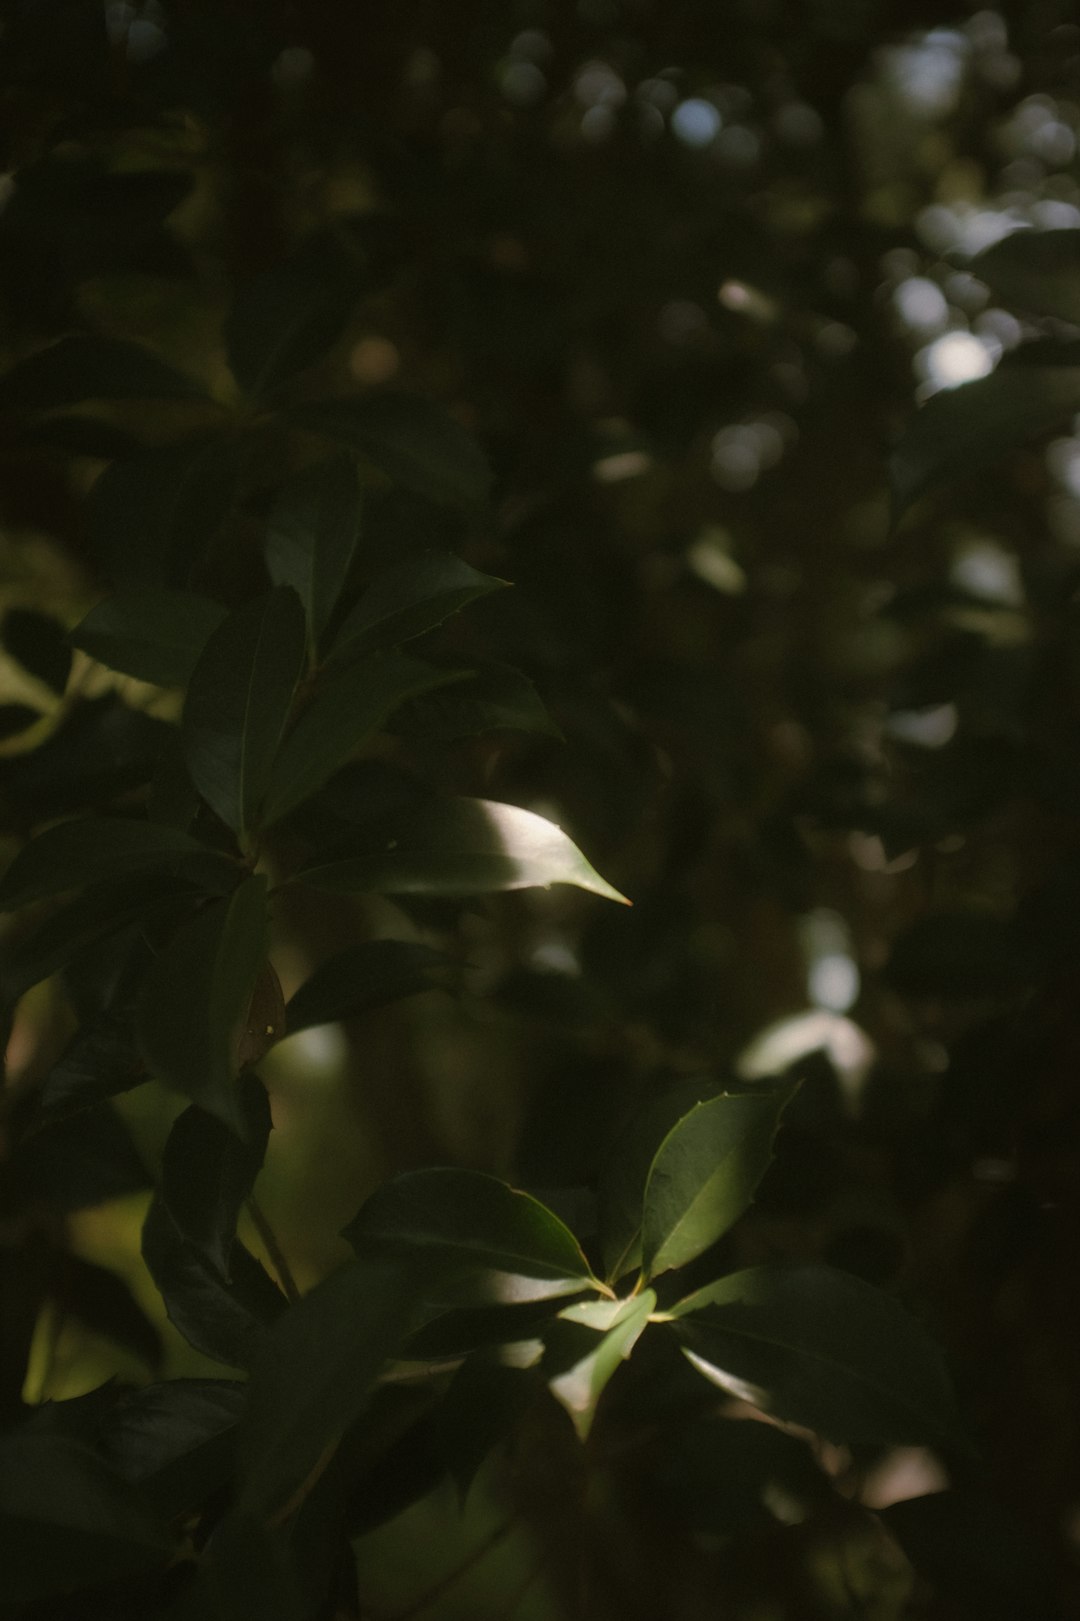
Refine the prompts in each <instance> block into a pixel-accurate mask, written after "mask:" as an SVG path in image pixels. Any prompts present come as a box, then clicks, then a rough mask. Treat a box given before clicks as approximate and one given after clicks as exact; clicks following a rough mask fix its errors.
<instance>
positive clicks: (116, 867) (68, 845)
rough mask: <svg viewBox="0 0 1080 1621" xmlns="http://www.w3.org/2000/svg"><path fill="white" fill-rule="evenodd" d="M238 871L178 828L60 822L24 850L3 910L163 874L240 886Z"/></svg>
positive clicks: (123, 821) (7, 885)
mask: <svg viewBox="0 0 1080 1621" xmlns="http://www.w3.org/2000/svg"><path fill="white" fill-rule="evenodd" d="M238 870H239V869H238V868H237V865H236V863H235V861H230V859H229V858H228V856H223V855H218V854H217V853H216V852H214V851H212V850H208V849H207V848H206V847H205V845H202V844H199V842H198V841H197V840H196V839H192V838H189V837H188V835H187V834H186V833H182V832H180V831H179V830H178V829H176V828H171V827H157V826H155V825H154V823H152V822H137V821H135V820H134V819H132V818H128V817H120V816H85V817H82V818H80V819H79V820H78V821H72V822H60V823H58V824H57V826H56V827H50V828H48V829H47V830H46V831H45V832H44V833H39V834H38V836H37V838H36V839H31V840H30V843H29V844H26V845H24V846H23V848H22V849H21V850H20V851H19V853H18V855H17V856H16V857H15V859H14V861H13V862H12V863H11V866H10V867H9V868H8V870H7V872H6V873H5V874H4V877H3V880H2V882H0V911H5V912H10V911H14V910H15V908H16V907H19V906H26V905H28V904H29V902H30V901H41V900H48V899H49V898H50V897H51V896H53V895H62V894H63V893H64V891H65V890H69V889H81V888H83V887H85V886H87V885H89V884H94V883H103V882H106V881H108V880H112V879H119V878H129V877H133V876H134V875H135V874H137V873H151V872H157V873H161V874H163V875H170V876H172V877H173V878H186V879H189V880H190V881H191V882H192V883H195V884H200V885H202V886H204V887H205V888H207V889H210V890H218V891H220V890H223V889H227V888H229V887H231V886H232V885H233V884H235V882H236V877H237V873H238Z"/></svg>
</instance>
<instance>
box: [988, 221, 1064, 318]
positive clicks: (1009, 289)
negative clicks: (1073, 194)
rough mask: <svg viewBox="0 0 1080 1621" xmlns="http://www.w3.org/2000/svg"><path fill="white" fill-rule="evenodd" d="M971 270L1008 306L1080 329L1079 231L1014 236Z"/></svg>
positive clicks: (990, 250) (993, 248)
mask: <svg viewBox="0 0 1080 1621" xmlns="http://www.w3.org/2000/svg"><path fill="white" fill-rule="evenodd" d="M968 268H969V270H970V272H971V274H972V275H973V276H977V277H978V279H979V280H980V281H984V282H986V284H987V286H988V287H991V288H992V289H993V291H994V292H995V293H997V294H998V295H999V296H1000V298H1001V299H1002V300H1003V301H1004V302H1005V303H1006V304H1010V305H1015V306H1016V308H1018V309H1021V310H1027V311H1029V312H1030V313H1031V314H1032V315H1053V316H1056V317H1057V318H1058V319H1059V320H1061V321H1070V322H1072V323H1073V325H1080V231H1077V230H1065V231H1011V232H1010V233H1009V235H1008V236H1004V237H1002V238H1001V240H1000V241H998V242H995V243H993V244H992V246H991V247H989V248H986V249H984V251H983V252H982V253H979V254H976V256H975V258H974V259H972V261H971V263H970V265H969V266H968Z"/></svg>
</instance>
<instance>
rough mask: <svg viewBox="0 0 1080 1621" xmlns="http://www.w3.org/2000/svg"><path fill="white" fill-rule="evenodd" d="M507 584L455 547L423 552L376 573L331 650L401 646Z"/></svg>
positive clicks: (348, 654)
mask: <svg viewBox="0 0 1080 1621" xmlns="http://www.w3.org/2000/svg"><path fill="white" fill-rule="evenodd" d="M508 584H509V581H508V580H497V579H495V577H494V576H493V575H491V574H481V573H479V571H478V570H477V569H474V568H470V567H469V565H468V563H463V562H462V560H461V558H460V557H455V556H454V555H453V553H451V552H419V553H417V554H416V555H415V556H413V557H407V558H405V559H404V560H403V561H402V562H400V563H398V564H396V565H395V566H394V567H393V568H388V569H386V570H385V572H384V573H382V574H380V575H377V576H376V578H375V579H374V580H373V581H372V583H371V585H369V586H368V588H367V590H366V591H365V592H364V594H363V596H362V597H361V598H360V601H359V602H358V603H357V604H356V607H355V608H354V609H353V610H352V612H351V613H350V614H349V615H348V617H347V618H346V620H345V622H344V624H343V625H342V627H341V629H340V630H339V631H338V633H337V636H336V637H335V638H334V645H333V647H332V648H331V650H330V656H331V658H334V659H351V658H355V657H356V656H357V654H360V653H370V652H373V651H374V650H375V649H377V648H381V647H397V646H398V645H399V644H400V643H401V642H408V641H411V640H412V639H413V637H415V636H423V635H425V633H426V632H427V631H429V630H434V629H435V627H436V626H437V625H441V624H442V623H443V621H444V620H445V619H449V618H450V615H451V614H456V613H458V612H459V611H460V610H461V609H462V608H464V607H466V606H467V605H468V604H469V603H470V602H475V601H476V599H477V598H478V597H483V596H487V595H488V594H489V593H490V592H492V591H501V590H502V589H503V588H504V587H505V586H507V585H508Z"/></svg>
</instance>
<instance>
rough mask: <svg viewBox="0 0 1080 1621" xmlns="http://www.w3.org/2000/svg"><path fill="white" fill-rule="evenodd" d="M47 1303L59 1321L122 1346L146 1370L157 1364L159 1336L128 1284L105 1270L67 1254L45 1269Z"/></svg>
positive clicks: (159, 1350) (108, 1269)
mask: <svg viewBox="0 0 1080 1621" xmlns="http://www.w3.org/2000/svg"><path fill="white" fill-rule="evenodd" d="M48 1295H49V1299H50V1300H51V1301H52V1302H53V1304H54V1305H55V1307H56V1308H57V1310H58V1312H59V1314H60V1317H61V1319H67V1318H75V1319H76V1320H77V1321H78V1322H80V1323H81V1324H82V1325H83V1326H84V1327H85V1328H88V1329H89V1330H90V1332H91V1333H93V1334H100V1335H102V1336H103V1337H104V1338H105V1339H108V1340H111V1341H112V1342H113V1344H114V1345H120V1346H123V1348H124V1349H125V1350H127V1351H130V1352H131V1353H132V1354H133V1355H134V1356H137V1357H139V1358H141V1360H142V1361H143V1362H145V1363H146V1365H147V1366H148V1367H150V1368H157V1367H159V1366H160V1363H161V1352H162V1346H161V1335H160V1333H159V1332H158V1328H157V1325H156V1324H154V1323H152V1322H151V1321H150V1319H149V1317H148V1316H147V1315H146V1313H145V1312H144V1311H143V1309H142V1307H141V1306H140V1305H139V1303H138V1301H137V1300H136V1299H135V1296H134V1295H133V1294H132V1292H131V1289H130V1288H129V1287H128V1284H127V1283H126V1282H125V1281H124V1279H123V1278H122V1277H120V1276H119V1274H118V1273H116V1272H113V1271H112V1270H111V1269H110V1268H109V1267H106V1266H98V1265H97V1264H96V1263H95V1262H93V1261H87V1260H84V1259H83V1257H82V1256H81V1255H74V1254H71V1253H69V1252H61V1253H59V1254H57V1255H56V1256H55V1257H54V1258H53V1260H52V1264H51V1266H50V1267H49V1274H48Z"/></svg>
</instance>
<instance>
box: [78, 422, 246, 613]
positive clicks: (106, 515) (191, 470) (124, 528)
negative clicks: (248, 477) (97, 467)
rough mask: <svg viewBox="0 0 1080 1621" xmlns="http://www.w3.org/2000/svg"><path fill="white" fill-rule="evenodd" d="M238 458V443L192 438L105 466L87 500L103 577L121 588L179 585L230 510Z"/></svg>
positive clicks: (218, 439)
mask: <svg viewBox="0 0 1080 1621" xmlns="http://www.w3.org/2000/svg"><path fill="white" fill-rule="evenodd" d="M240 457H241V445H240V441H238V440H234V439H220V438H212V439H207V438H200V439H190V440H185V441H184V442H183V443H182V444H179V445H167V446H164V447H163V448H161V449H157V450H145V451H143V452H141V454H139V455H138V456H130V457H124V458H122V459H119V460H117V461H114V462H112V463H111V464H110V465H109V466H108V467H107V468H106V469H105V471H104V472H103V473H102V474H101V476H100V478H99V479H98V480H97V482H96V483H95V485H94V487H93V489H92V490H91V492H90V497H89V500H88V502H87V519H88V522H89V534H90V543H91V547H92V549H93V552H94V555H95V556H96V557H97V558H98V560H99V562H100V563H101V565H102V569H103V572H104V573H105V574H106V575H108V576H109V577H110V578H111V579H113V580H115V581H116V582H117V583H118V584H121V585H165V586H178V585H186V584H187V581H188V578H189V576H190V574H191V572H192V569H193V568H194V567H195V565H196V564H197V563H198V562H199V561H200V560H201V559H202V558H203V556H204V555H205V554H206V552H207V551H208V549H209V548H210V547H211V546H212V545H213V544H214V543H215V542H216V540H217V538H218V535H219V533H220V531H221V528H222V526H223V524H224V523H225V520H226V518H227V517H228V515H229V513H230V511H231V510H232V506H233V502H234V500H235V497H236V489H237V484H238V481H239V477H240V465H241V464H240ZM133 536H134V537H137V544H134V545H133V544H132V537H133Z"/></svg>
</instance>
